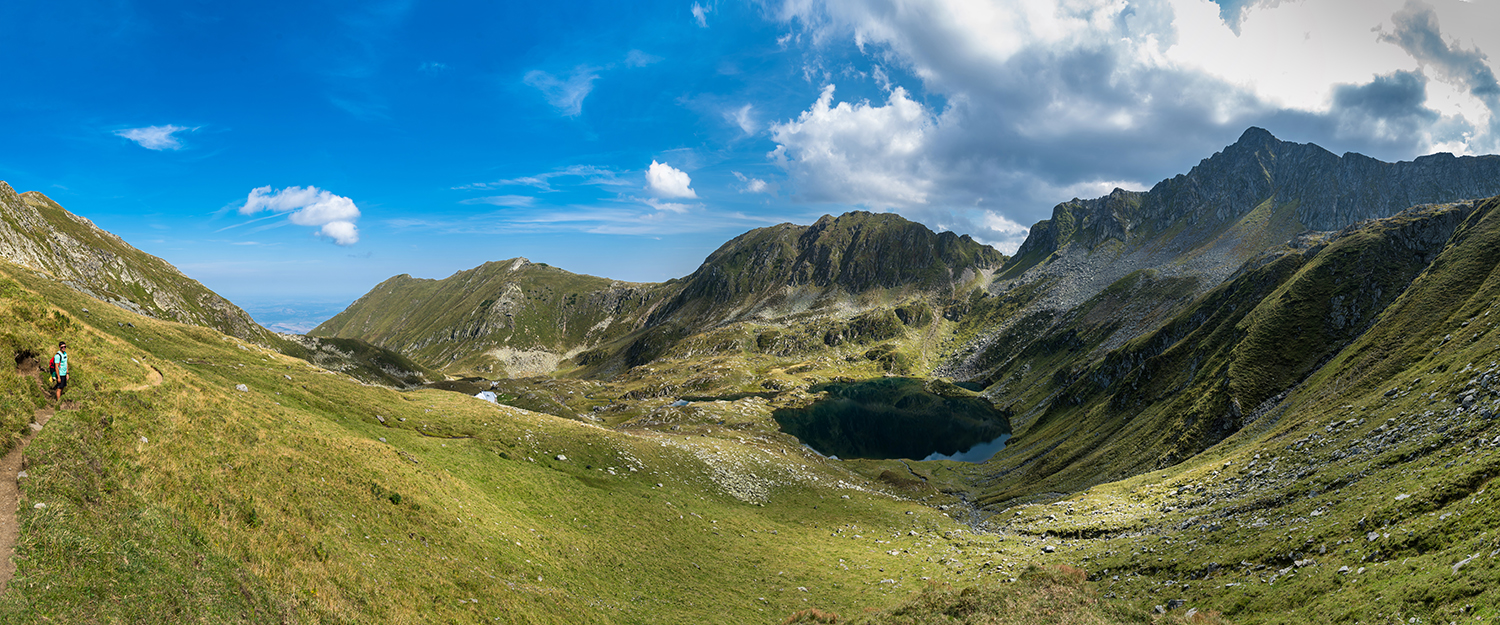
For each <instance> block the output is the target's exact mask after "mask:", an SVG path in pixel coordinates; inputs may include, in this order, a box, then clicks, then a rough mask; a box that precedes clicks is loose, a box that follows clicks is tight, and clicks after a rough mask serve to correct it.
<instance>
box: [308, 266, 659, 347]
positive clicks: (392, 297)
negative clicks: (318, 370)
mask: <svg viewBox="0 0 1500 625" xmlns="http://www.w3.org/2000/svg"><path fill="white" fill-rule="evenodd" d="M671 291H672V287H671V286H664V285H655V284H634V283H625V282H618V281H613V280H608V279H605V278H596V277H594V276H585V275H579V274H574V273H569V272H566V271H563V270H561V269H557V268H554V267H550V266H547V265H543V264H538V263H532V262H529V261H527V260H526V259H523V258H517V259H512V260H508V261H500V262H490V263H485V264H483V265H481V266H479V267H475V268H474V269H470V270H467V271H460V272H458V273H456V274H454V275H452V276H450V277H448V278H445V279H442V280H424V279H416V278H412V277H411V276H406V275H401V276H396V277H394V278H391V279H389V280H386V281H385V282H382V283H381V284H379V285H378V286H376V287H375V288H374V289H371V290H370V292H369V293H367V294H365V295H364V296H363V297H361V298H359V299H358V300H356V301H355V302H354V303H353V304H351V305H350V306H349V308H347V309H345V310H344V311H343V312H341V313H339V314H338V315H335V316H334V317H333V318H332V319H329V320H328V321H325V322H323V324H322V325H319V326H318V327H317V328H314V329H313V331H312V332H310V333H309V334H310V335H312V336H316V337H328V338H355V339H360V340H363V341H366V342H368V343H371V344H374V345H377V346H379V347H382V348H386V349H390V350H393V351H396V352H399V353H401V354H403V355H406V356H408V357H410V358H413V359H415V360H416V361H417V362H419V363H423V364H424V365H425V366H429V367H433V368H437V369H443V370H447V371H451V372H455V373H460V372H462V373H469V374H478V375H488V376H491V377H503V376H507V375H511V376H525V375H536V374H541V373H548V372H551V371H552V370H554V369H556V368H557V366H558V364H559V363H560V362H561V361H562V360H563V359H566V358H568V357H570V356H572V355H574V354H576V353H578V352H580V351H583V350H585V349H590V348H594V347H597V346H599V345H602V344H606V343H609V342H611V341H614V340H616V339H618V338H620V337H622V336H624V335H626V334H629V333H630V332H632V331H634V330H635V329H636V328H638V327H639V326H640V324H641V321H642V316H643V315H644V314H645V313H646V312H648V311H650V310H651V309H652V308H653V307H654V306H656V305H658V304H659V303H660V302H661V301H662V299H663V298H664V297H665V296H666V295H667V294H668V293H670V292H671Z"/></svg>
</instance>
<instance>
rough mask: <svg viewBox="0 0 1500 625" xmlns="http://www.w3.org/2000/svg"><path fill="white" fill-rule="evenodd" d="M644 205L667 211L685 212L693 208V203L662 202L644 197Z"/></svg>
mask: <svg viewBox="0 0 1500 625" xmlns="http://www.w3.org/2000/svg"><path fill="white" fill-rule="evenodd" d="M646 205H647V206H650V207H651V208H654V209H656V210H659V211H667V212H669V213H686V212H688V209H690V208H693V206H694V205H693V204H682V203H679V202H663V201H661V200H658V199H656V198H646Z"/></svg>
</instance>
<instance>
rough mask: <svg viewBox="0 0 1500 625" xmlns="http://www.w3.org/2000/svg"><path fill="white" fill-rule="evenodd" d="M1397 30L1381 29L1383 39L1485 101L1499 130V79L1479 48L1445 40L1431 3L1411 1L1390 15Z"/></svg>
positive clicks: (1492, 125)
mask: <svg viewBox="0 0 1500 625" xmlns="http://www.w3.org/2000/svg"><path fill="white" fill-rule="evenodd" d="M1391 21H1392V23H1393V25H1394V29H1393V30H1392V31H1391V32H1389V33H1386V32H1381V33H1380V40H1381V41H1384V42H1388V43H1393V44H1396V45H1397V46H1399V47H1400V48H1401V49H1402V50H1405V51H1406V52H1407V53H1408V54H1410V55H1411V56H1412V58H1415V59H1416V60H1417V62H1418V63H1420V64H1421V65H1422V67H1423V68H1424V69H1426V68H1431V69H1432V70H1433V72H1434V73H1435V74H1436V75H1437V78H1438V79H1439V80H1443V81H1445V82H1448V83H1450V84H1452V85H1454V86H1456V87H1459V88H1461V89H1464V90H1466V91H1467V92H1468V93H1469V94H1470V95H1471V96H1473V97H1474V98H1475V99H1477V100H1479V101H1480V102H1482V103H1484V106H1485V108H1486V109H1487V111H1488V113H1489V115H1488V117H1489V119H1488V122H1489V123H1490V125H1491V134H1496V133H1500V82H1497V81H1496V80H1495V72H1494V70H1493V69H1491V68H1490V66H1489V57H1488V56H1487V55H1486V54H1485V53H1484V52H1481V51H1480V50H1479V48H1478V47H1474V48H1472V49H1465V48H1464V47H1463V46H1461V45H1459V43H1458V42H1457V41H1454V42H1451V43H1450V42H1448V41H1445V40H1444V39H1443V34H1442V29H1441V27H1440V24H1439V20H1438V15H1437V11H1435V10H1433V8H1432V6H1430V5H1427V4H1424V3H1421V2H1415V1H1408V2H1407V3H1406V6H1404V7H1402V9H1401V10H1400V11H1397V12H1396V14H1395V15H1392V16H1391Z"/></svg>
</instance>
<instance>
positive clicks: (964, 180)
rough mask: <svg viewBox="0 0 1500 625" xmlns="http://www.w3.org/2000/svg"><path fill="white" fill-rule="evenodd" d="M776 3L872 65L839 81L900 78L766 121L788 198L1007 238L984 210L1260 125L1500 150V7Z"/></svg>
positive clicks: (1182, 162)
mask: <svg viewBox="0 0 1500 625" xmlns="http://www.w3.org/2000/svg"><path fill="white" fill-rule="evenodd" d="M772 13H773V14H774V15H775V16H776V17H777V18H779V19H780V20H781V21H782V22H783V23H784V24H786V25H787V26H788V27H789V28H790V31H791V32H789V33H788V34H787V35H786V36H785V37H783V39H784V40H786V41H788V42H797V43H798V44H799V45H804V46H805V51H806V53H807V54H808V58H809V61H808V63H807V65H808V67H812V68H815V69H816V68H818V67H836V66H839V65H840V64H841V63H840V62H838V61H835V60H828V59H829V58H832V57H833V56H834V55H837V54H840V53H852V54H857V55H859V56H863V57H864V58H866V59H867V60H868V61H869V63H870V65H871V67H872V69H870V70H869V76H871V78H860V77H859V76H858V74H857V73H848V72H845V73H844V74H843V75H844V76H846V77H845V78H841V79H840V80H845V81H848V80H871V81H873V86H878V87H881V88H883V89H886V90H887V91H888V97H887V98H886V100H885V101H884V102H874V103H871V102H863V101H857V102H838V101H837V100H836V99H835V98H834V97H833V96H834V90H833V87H832V85H826V86H825V87H824V90H823V92H822V93H821V94H820V95H819V97H818V98H817V99H816V101H814V102H813V103H812V104H811V106H809V107H808V108H807V109H806V110H805V111H803V112H801V113H800V114H798V115H796V116H794V117H792V118H790V119H786V120H784V121H779V122H773V123H772V124H771V125H770V131H771V138H772V140H773V141H775V143H776V144H777V148H776V149H775V150H774V151H773V152H772V153H771V155H770V156H771V159H772V160H773V161H774V162H776V163H777V164H779V165H781V166H782V167H783V168H785V170H786V172H787V177H788V180H789V182H790V183H791V189H790V190H791V191H792V193H793V195H794V196H795V197H798V198H800V199H803V200H808V201H820V202H830V203H842V204H857V205H864V206H868V207H872V208H887V209H900V210H901V212H902V214H904V215H909V216H915V215H925V216H926V217H922V219H923V220H924V221H925V222H926V223H929V225H939V224H940V223H953V224H958V223H960V222H962V223H964V224H966V226H965V227H983V228H985V232H988V233H990V234H988V235H986V236H987V237H989V238H990V240H991V241H998V240H1001V238H1002V237H1003V236H1005V235H1004V233H1005V232H1010V231H1011V230H1007V228H1008V226H1005V227H1002V226H1004V224H1000V223H999V222H994V221H993V220H992V219H991V218H990V217H988V215H995V216H997V217H999V218H1003V219H1006V220H1008V221H1009V222H1010V223H1016V224H1020V223H1032V222H1034V221H1036V220H1038V219H1042V218H1045V217H1047V216H1048V214H1049V213H1050V209H1051V207H1052V206H1053V205H1055V204H1056V203H1058V202H1061V201H1066V200H1068V199H1070V198H1071V197H1073V196H1072V195H1071V194H1069V193H1070V192H1071V191H1073V190H1078V189H1096V188H1097V189H1100V193H1098V194H1095V195H1099V194H1103V193H1107V192H1108V191H1109V188H1104V187H1105V185H1108V184H1111V183H1115V182H1119V181H1127V182H1128V184H1129V185H1131V186H1126V188H1135V189H1141V188H1144V186H1145V185H1149V184H1151V183H1152V182H1154V181H1156V180H1160V179H1162V178H1166V177H1170V176H1172V175H1175V174H1177V173H1181V172H1184V171H1186V170H1187V169H1188V168H1190V167H1191V166H1192V165H1194V164H1195V163H1197V161H1198V160H1199V159H1201V158H1203V157H1204V156H1205V155H1208V154H1212V153H1213V152H1215V151H1217V150H1219V149H1221V148H1222V147H1223V146H1224V145H1226V144H1228V143H1229V142H1232V141H1233V140H1234V139H1235V138H1236V137H1238V136H1239V134H1240V133H1241V132H1242V131H1243V130H1244V128H1245V127H1247V126H1251V125H1258V126H1263V127H1266V128H1269V129H1271V131H1272V132H1273V133H1275V134H1277V135H1278V136H1279V137H1281V138H1283V139H1288V140H1295V141H1304V142H1305V141H1312V142H1317V143H1320V144H1322V145H1324V146H1325V147H1329V148H1330V149H1333V150H1334V151H1335V152H1341V151H1346V150H1348V151H1359V152H1364V153H1366V154H1370V155H1372V156H1375V157H1377V158H1384V159H1387V160H1391V159H1409V158H1412V157H1415V156H1418V155H1421V154H1424V153H1428V152H1431V151H1436V150H1438V149H1442V150H1447V151H1455V152H1466V151H1468V152H1473V151H1486V150H1493V149H1495V148H1497V147H1500V141H1497V139H1500V126H1497V125H1496V123H1495V122H1492V121H1491V120H1495V119H1500V115H1494V114H1492V110H1494V109H1496V106H1495V105H1494V104H1492V100H1490V99H1488V98H1490V97H1491V96H1490V94H1491V93H1495V94H1496V96H1497V97H1500V88H1497V87H1493V85H1495V83H1496V81H1495V77H1494V72H1493V71H1492V69H1493V67H1494V65H1493V63H1492V61H1491V60H1490V59H1489V57H1488V56H1486V55H1485V54H1484V53H1483V50H1490V49H1492V48H1494V47H1500V35H1497V34H1496V31H1494V29H1492V28H1487V27H1484V26H1481V24H1493V23H1497V22H1500V4H1497V3H1458V2H1444V3H1441V4H1440V5H1439V6H1437V7H1436V8H1434V7H1433V6H1430V5H1427V4H1423V3H1420V2H1416V1H1414V0H1319V1H1318V2H1284V1H1278V0H1235V1H1233V2H1227V1H1226V2H1219V3H1215V2H1211V1H1210V0H1139V1H1132V2H1123V1H1120V0H1070V1H1068V2H1041V1H1030V0H996V1H994V2H965V1H962V0H903V1H902V2H899V3H892V2H890V1H889V0H781V1H780V2H779V3H778V4H775V5H772ZM1438 16H1441V17H1442V18H1443V20H1442V23H1441V27H1442V28H1443V30H1442V31H1439V26H1440V25H1439V23H1438V21H1437V17H1438ZM1486 46H1489V47H1486ZM841 50H842V51H845V52H841ZM876 70H879V71H876ZM828 75H829V74H828V73H827V71H825V70H817V71H813V70H809V73H808V77H809V79H810V80H814V81H817V80H820V78H819V77H822V78H821V80H822V81H824V83H825V84H826V83H827V82H828V81H829V78H827V76H828ZM902 83H905V84H902ZM928 102H933V103H937V104H932V105H929V104H925V103H928ZM1141 183H1144V184H1141ZM1122 186H1124V185H1122ZM1082 196H1083V197H1090V196H1088V195H1082ZM986 220H989V221H986ZM985 224H989V225H987V226H986V225H985ZM955 229H958V228H955ZM975 232H976V236H979V235H978V234H977V231H975Z"/></svg>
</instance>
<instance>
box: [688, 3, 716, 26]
mask: <svg viewBox="0 0 1500 625" xmlns="http://www.w3.org/2000/svg"><path fill="white" fill-rule="evenodd" d="M712 12H713V7H706V6H703V5H701V4H698V3H697V2H694V3H693V19H694V20H696V21H697V22H698V27H699V28H708V14H709V13H712Z"/></svg>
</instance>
